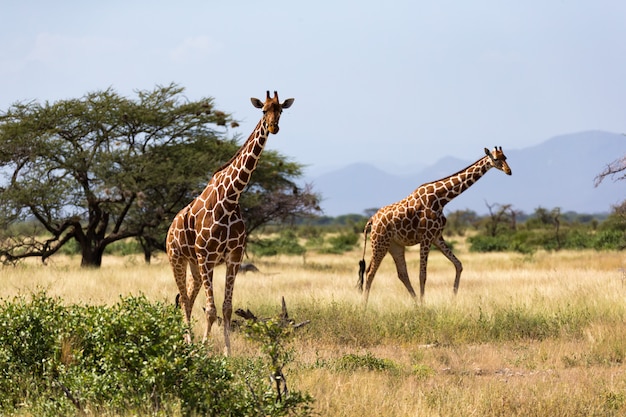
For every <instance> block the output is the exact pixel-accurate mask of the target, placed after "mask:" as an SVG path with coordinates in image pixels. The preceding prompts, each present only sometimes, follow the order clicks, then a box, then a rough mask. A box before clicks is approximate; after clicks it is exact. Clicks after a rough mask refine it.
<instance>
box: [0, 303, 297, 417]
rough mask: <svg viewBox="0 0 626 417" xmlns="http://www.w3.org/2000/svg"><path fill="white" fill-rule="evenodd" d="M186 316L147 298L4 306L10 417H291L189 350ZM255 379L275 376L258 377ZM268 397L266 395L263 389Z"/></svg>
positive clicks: (0, 383) (249, 384)
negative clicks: (98, 303) (102, 303)
mask: <svg viewBox="0 0 626 417" xmlns="http://www.w3.org/2000/svg"><path fill="white" fill-rule="evenodd" d="M184 333H185V326H184V325H183V321H182V320H181V318H180V312H179V311H178V310H177V309H176V308H175V307H174V306H171V305H169V304H164V303H151V302H149V301H148V300H147V299H146V298H145V297H143V296H140V297H127V298H121V299H120V301H119V302H118V303H117V304H115V305H113V306H111V307H107V306H79V305H72V306H63V305H62V303H61V302H60V300H59V299H54V298H50V297H47V296H46V295H45V293H38V294H33V295H32V296H31V298H30V300H28V299H26V297H16V298H15V299H14V300H12V301H5V302H4V303H3V304H2V305H1V306H0V414H14V413H17V414H20V412H23V411H24V410H28V413H32V414H34V415H44V416H46V415H51V416H52V415H54V416H56V415H74V414H77V410H78V413H81V412H85V413H90V414H122V415H128V414H153V415H154V414H161V415H172V414H180V413H182V414H183V415H215V416H218V415H219V416H254V415H263V416H265V415H270V416H278V415H285V414H286V412H289V411H290V410H291V408H290V407H293V404H292V403H290V404H287V405H285V404H283V405H282V408H280V409H279V408H278V407H275V406H274V404H273V403H274V401H273V400H272V401H271V405H268V404H267V402H268V401H269V399H262V401H260V400H259V399H258V398H256V397H255V396H254V395H252V394H251V393H253V392H256V391H259V390H260V389H263V388H262V387H266V386H267V384H266V383H265V377H262V378H259V379H257V380H250V379H249V378H248V376H249V373H246V372H242V370H241V369H239V368H236V367H234V363H233V362H232V361H231V360H229V359H228V358H225V357H222V356H221V355H220V356H217V357H213V356H211V355H210V354H209V351H208V350H207V349H206V347H205V346H204V345H202V344H187V343H185V342H184V337H183V336H184ZM255 365H258V364H253V366H250V367H248V368H250V369H252V370H253V371H254V372H252V374H253V375H260V374H263V373H264V374H265V375H267V374H266V371H265V370H263V371H261V370H260V369H257V368H255ZM259 387H261V388H259ZM285 410H286V411H285Z"/></svg>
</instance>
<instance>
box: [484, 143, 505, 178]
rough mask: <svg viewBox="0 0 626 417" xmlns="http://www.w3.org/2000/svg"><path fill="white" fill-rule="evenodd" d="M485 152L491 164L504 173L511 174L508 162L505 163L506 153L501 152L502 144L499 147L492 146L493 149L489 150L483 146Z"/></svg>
mask: <svg viewBox="0 0 626 417" xmlns="http://www.w3.org/2000/svg"><path fill="white" fill-rule="evenodd" d="M485 154H486V155H487V156H488V157H489V159H490V160H491V164H492V165H493V166H494V167H496V168H497V169H499V170H500V171H502V172H504V173H505V174H506V175H511V168H510V167H509V164H507V163H506V155H504V152H502V146H500V147H499V148H498V147H497V146H496V147H495V148H493V151H489V149H487V148H485Z"/></svg>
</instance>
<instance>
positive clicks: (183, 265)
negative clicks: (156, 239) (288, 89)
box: [166, 91, 294, 355]
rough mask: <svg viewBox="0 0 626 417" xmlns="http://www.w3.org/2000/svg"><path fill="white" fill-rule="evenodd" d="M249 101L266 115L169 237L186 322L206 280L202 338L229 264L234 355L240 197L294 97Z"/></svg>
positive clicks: (242, 234) (227, 301) (227, 303)
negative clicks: (220, 275) (218, 272)
mask: <svg viewBox="0 0 626 417" xmlns="http://www.w3.org/2000/svg"><path fill="white" fill-rule="evenodd" d="M250 101H251V102H252V105H253V106H254V107H257V108H259V109H262V111H263V116H262V117H261V120H260V121H259V123H258V124H257V125H256V128H255V129H254V131H253V132H252V133H251V134H250V137H249V138H248V139H247V140H246V141H245V142H244V144H243V145H242V146H241V147H240V148H239V150H238V151H237V152H236V153H235V155H233V157H232V158H231V159H230V160H229V161H228V162H226V163H225V164H224V165H223V166H222V167H220V168H218V169H217V170H216V171H215V172H214V173H213V176H212V177H211V179H210V180H209V182H208V184H207V185H206V187H205V188H204V190H203V191H202V193H201V194H200V195H199V196H197V197H196V198H195V199H194V200H193V201H192V202H191V203H189V205H187V206H186V207H185V208H183V209H182V210H181V211H180V212H179V213H178V214H177V215H176V216H175V217H174V219H173V221H172V224H171V225H170V228H169V230H168V233H167V238H166V251H167V255H168V258H169V261H170V265H171V267H172V270H173V273H174V279H175V281H176V285H177V287H178V295H177V300H178V302H179V305H180V308H181V310H182V313H183V318H184V320H185V323H187V325H189V323H190V320H191V311H192V308H193V304H194V302H195V300H196V297H197V295H198V292H199V291H200V287H202V286H203V285H204V289H205V292H206V308H205V314H206V318H207V321H206V327H205V330H204V337H203V340H207V338H208V337H209V334H210V332H211V328H212V326H213V323H215V322H216V321H217V309H216V307H215V299H214V295H213V271H214V269H215V267H216V266H218V265H221V264H225V265H226V282H225V286H224V303H223V305H222V314H223V327H224V345H225V347H224V350H225V353H226V354H227V355H229V354H230V323H231V316H232V299H233V290H234V286H235V278H236V276H237V272H238V271H239V266H240V265H241V260H242V258H243V254H244V249H245V245H246V230H245V225H244V221H243V218H242V216H241V210H240V208H239V197H240V195H241V193H242V192H243V190H244V188H245V187H246V185H247V184H248V182H249V181H250V178H251V176H252V173H253V172H254V170H255V169H256V167H257V163H258V161H259V158H260V157H261V153H262V152H263V149H264V148H265V144H266V141H267V137H268V136H269V134H270V133H272V134H276V133H278V131H279V127H278V123H279V120H280V115H281V113H282V111H283V109H287V108H289V107H290V106H291V105H292V104H293V102H294V99H293V98H289V99H287V100H285V101H284V102H282V103H281V102H280V101H279V100H278V93H277V92H276V91H274V96H273V97H271V96H270V92H269V91H268V92H267V95H266V99H265V101H261V100H259V99H258V98H251V99H250ZM187 267H189V269H190V270H191V279H188V278H187ZM188 331H189V333H188V334H187V335H186V339H187V341H188V342H191V340H192V336H191V329H189V330H188Z"/></svg>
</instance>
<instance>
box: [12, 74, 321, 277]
mask: <svg viewBox="0 0 626 417" xmlns="http://www.w3.org/2000/svg"><path fill="white" fill-rule="evenodd" d="M183 91H184V89H183V88H181V87H179V86H177V85H175V84H171V85H169V86H165V87H162V86H159V87H156V88H155V89H154V90H152V91H138V92H137V93H136V94H137V97H136V99H128V98H125V97H122V96H120V95H118V94H117V93H116V92H115V91H113V90H112V89H107V90H105V91H99V92H95V93H89V94H86V95H85V96H84V97H82V98H79V99H70V100H63V101H59V102H56V103H52V104H50V103H48V102H46V103H44V104H40V103H37V102H29V103H17V104H14V105H12V106H11V107H10V108H9V109H8V110H7V111H6V112H4V113H2V114H0V230H1V231H0V261H2V262H4V263H11V262H15V261H17V260H19V259H21V258H25V257H32V256H36V257H41V258H42V260H44V261H45V259H46V258H47V257H49V256H51V255H52V254H54V253H56V252H57V251H58V250H59V249H60V248H61V247H63V246H64V245H65V244H66V243H68V242H70V241H76V242H77V244H78V246H79V247H80V251H81V255H82V260H81V265H82V266H94V267H99V266H100V265H101V262H102V256H103V254H104V251H105V249H106V247H107V246H108V245H110V244H111V243H113V242H116V241H119V240H122V239H126V238H137V239H140V240H141V241H142V242H143V243H145V244H146V247H148V248H149V250H148V251H147V252H148V253H149V252H150V251H151V250H152V249H153V248H155V247H163V244H162V242H163V239H164V235H165V231H166V230H167V227H168V226H169V222H170V221H171V219H172V218H173V216H174V215H175V214H176V213H177V212H178V211H179V210H180V209H181V208H182V207H184V205H186V204H188V203H189V201H191V199H192V198H193V197H195V196H196V195H197V194H198V193H199V192H200V191H201V190H202V188H203V187H204V185H205V184H206V182H207V181H208V179H209V178H210V175H211V173H212V171H213V170H214V169H216V168H217V167H219V166H221V165H222V164H223V163H224V162H225V161H227V160H229V159H230V157H231V156H232V155H233V154H234V153H235V152H236V150H237V148H238V146H239V145H238V143H237V142H238V137H236V136H230V137H229V135H228V130H227V128H226V126H228V125H229V124H230V125H235V124H236V122H235V121H234V120H233V119H232V117H231V116H230V115H229V114H227V113H225V112H222V111H218V110H216V109H215V108H214V106H213V100H212V99H211V98H202V99H200V100H198V101H189V100H187V99H186V98H185V97H184V96H183ZM268 154H269V155H270V158H269V159H270V160H271V161H274V163H270V164H266V165H264V166H263V167H261V166H259V168H258V169H257V171H260V173H261V174H260V175H259V176H258V179H257V180H254V179H253V181H251V185H250V186H251V187H254V188H255V190H257V191H258V192H259V193H261V194H263V193H273V192H275V191H276V190H275V187H274V185H273V184H272V183H271V182H268V181H266V180H265V178H279V179H280V180H281V181H282V183H283V184H290V183H292V184H293V179H294V178H297V177H298V176H300V175H301V172H300V166H299V165H298V164H295V163H287V162H285V161H284V159H285V158H284V157H282V156H280V155H279V154H277V153H275V152H271V151H268V152H267V153H266V155H268ZM264 156H265V155H264ZM264 171H267V172H264ZM253 178H254V177H253ZM294 187H295V185H294ZM296 188H297V187H296ZM284 189H285V188H284V186H283V191H284ZM292 194H293V193H292ZM286 197H288V196H286ZM307 197H310V198H311V199H312V200H313V201H316V199H317V197H316V196H314V195H312V194H311V195H307ZM298 198H300V197H298ZM314 207H315V205H311V204H308V205H307V204H305V205H300V206H298V208H299V209H300V212H301V213H307V212H310V211H311V210H313V209H314ZM25 220H34V222H29V223H28V224H34V225H36V227H34V228H33V230H31V231H30V233H26V234H25V233H23V229H20V231H21V233H12V232H11V231H12V230H13V229H12V228H11V227H10V226H11V225H12V224H15V223H18V222H24V221H25Z"/></svg>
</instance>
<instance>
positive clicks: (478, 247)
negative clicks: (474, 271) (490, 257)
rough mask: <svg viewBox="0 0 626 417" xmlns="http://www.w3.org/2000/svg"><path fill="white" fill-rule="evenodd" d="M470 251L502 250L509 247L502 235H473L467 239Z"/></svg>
mask: <svg viewBox="0 0 626 417" xmlns="http://www.w3.org/2000/svg"><path fill="white" fill-rule="evenodd" d="M467 241H468V242H469V243H470V252H503V251H506V250H508V249H509V243H508V242H507V240H506V238H505V237H504V236H487V235H475V236H471V237H469V238H468V239H467Z"/></svg>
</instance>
